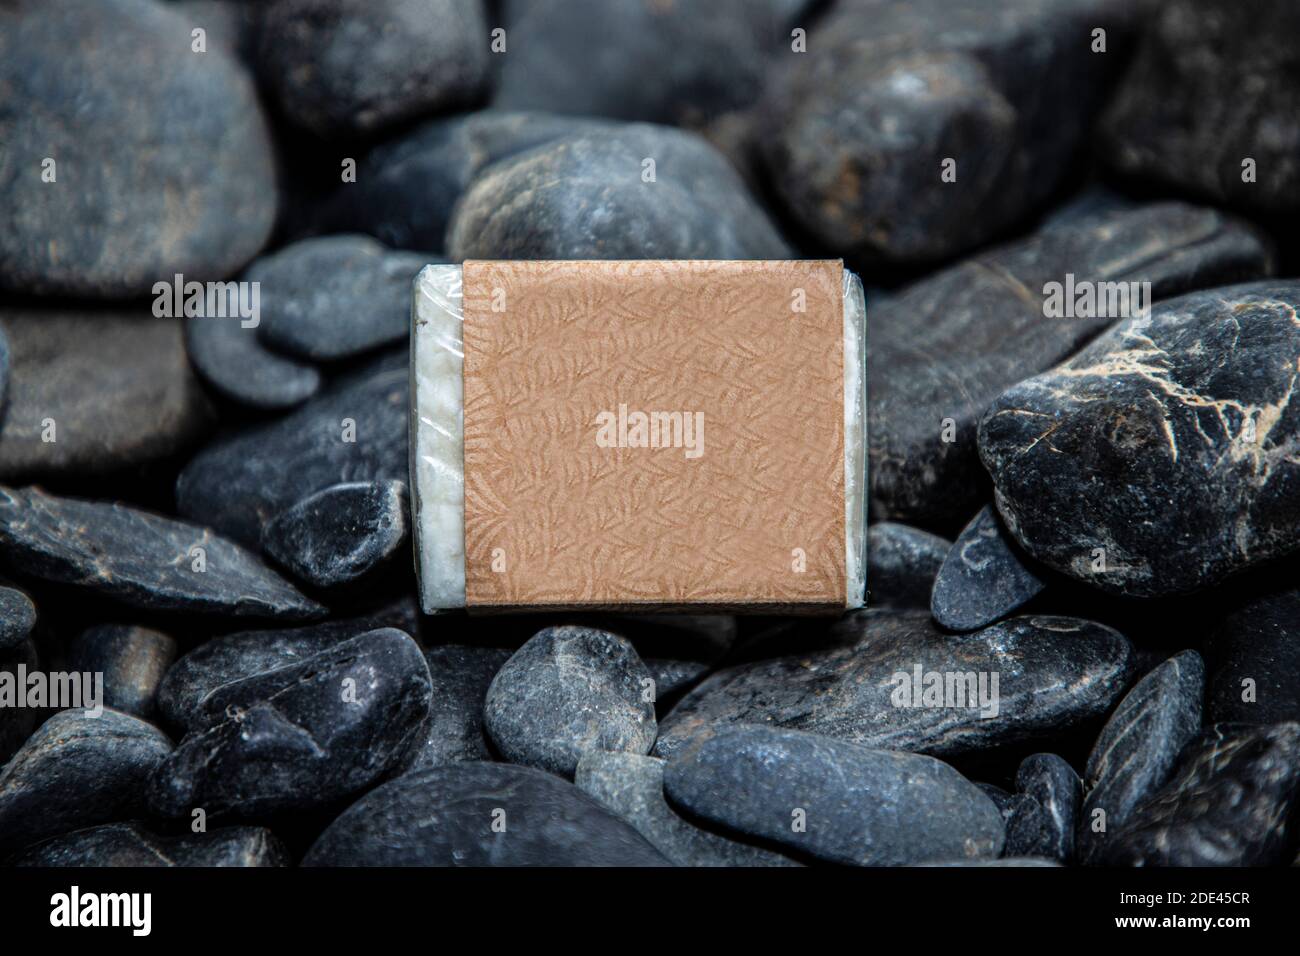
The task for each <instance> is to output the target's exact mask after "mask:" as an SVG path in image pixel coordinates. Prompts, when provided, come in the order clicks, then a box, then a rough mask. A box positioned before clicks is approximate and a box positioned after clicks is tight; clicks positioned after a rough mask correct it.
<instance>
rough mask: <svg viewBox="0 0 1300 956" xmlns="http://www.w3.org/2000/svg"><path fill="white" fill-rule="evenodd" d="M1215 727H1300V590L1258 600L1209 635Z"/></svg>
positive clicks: (1239, 609)
mask: <svg viewBox="0 0 1300 956" xmlns="http://www.w3.org/2000/svg"><path fill="white" fill-rule="evenodd" d="M1205 653H1206V662H1207V664H1209V667H1210V670H1211V672H1212V674H1213V676H1212V677H1211V678H1210V683H1209V694H1208V697H1207V700H1206V706H1207V711H1208V712H1207V714H1206V719H1207V721H1208V722H1210V723H1220V722H1223V721H1236V722H1240V723H1248V724H1279V723H1282V722H1284V721H1298V722H1300V590H1285V591H1277V592H1274V593H1269V594H1263V595H1258V596H1253V597H1251V598H1250V599H1248V600H1246V601H1245V602H1244V603H1243V604H1241V605H1240V606H1238V607H1234V608H1233V609H1231V610H1230V611H1229V612H1228V613H1227V614H1225V615H1224V616H1223V619H1222V620H1221V621H1220V622H1219V623H1218V624H1217V625H1215V626H1214V628H1213V629H1212V630H1211V631H1210V636H1209V638H1208V640H1207V642H1206V647H1205Z"/></svg>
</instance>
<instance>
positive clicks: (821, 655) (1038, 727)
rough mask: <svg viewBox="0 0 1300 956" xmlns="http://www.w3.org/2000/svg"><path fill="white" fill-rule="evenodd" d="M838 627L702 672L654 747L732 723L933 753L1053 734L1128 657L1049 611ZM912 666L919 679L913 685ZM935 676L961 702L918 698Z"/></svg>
mask: <svg viewBox="0 0 1300 956" xmlns="http://www.w3.org/2000/svg"><path fill="white" fill-rule="evenodd" d="M837 631H838V633H839V634H840V645H839V646H835V647H831V648H829V649H824V650H816V651H810V652H807V653H802V654H794V655H791V656H789V657H782V658H777V659H775V660H762V661H756V662H754V663H749V664H741V665H738V666H736V667H731V668H727V669H725V670H721V671H718V672H717V673H715V674H713V675H712V676H711V677H709V678H708V679H707V680H706V681H704V683H702V684H700V685H699V686H698V687H696V688H695V690H693V691H691V692H690V693H689V694H687V695H686V697H684V698H683V699H682V701H681V702H680V703H679V704H678V705H677V706H676V707H674V708H673V709H672V711H671V712H670V713H669V714H668V716H667V717H666V718H665V719H664V721H663V724H662V725H661V727H660V731H659V739H658V742H657V743H656V744H655V749H654V752H655V754H656V755H658V756H661V757H671V756H672V755H673V754H674V753H676V752H677V750H679V749H680V748H681V747H682V746H684V745H685V744H686V742H687V741H688V740H690V739H691V738H692V737H695V736H697V735H698V734H700V733H702V732H705V731H708V730H715V731H717V730H721V729H722V728H723V727H725V726H726V725H729V724H737V723H748V724H770V725H772V726H774V727H784V728H791V729H795V730H805V731H810V732H812V733H817V734H823V735H825V736H828V737H834V738H837V739H840V740H847V741H850V742H852V743H856V744H861V745H863V746H867V747H879V748H883V749H890V750H908V751H914V752H917V753H927V754H933V755H936V756H949V755H954V754H968V753H979V752H983V751H987V750H990V749H993V748H997V747H1004V746H1007V745H1009V744H1013V743H1014V744H1019V743H1025V742H1029V741H1035V740H1043V739H1053V738H1056V737H1058V736H1059V735H1060V734H1062V733H1064V732H1066V731H1068V730H1070V729H1071V728H1075V727H1077V726H1079V725H1082V724H1087V723H1089V722H1091V721H1093V720H1097V719H1100V717H1101V716H1102V715H1103V714H1104V713H1105V712H1106V711H1108V710H1109V709H1110V707H1111V706H1112V705H1113V704H1114V702H1115V701H1116V700H1117V699H1118V697H1119V695H1120V694H1121V693H1122V692H1123V690H1124V687H1125V686H1126V681H1127V679H1128V676H1129V669H1130V661H1131V656H1132V649H1131V647H1130V645H1129V642H1128V641H1127V640H1125V638H1124V637H1123V635H1121V634H1119V633H1118V632H1116V631H1114V630H1112V629H1111V628H1109V627H1106V626H1104V625H1101V624H1096V623H1093V622H1091V621H1085V620H1081V619H1078V618H1068V617H1053V616H1048V615H1031V616H1025V617H1016V618H1012V619H1010V620H1008V621H1003V622H1001V623H999V624H995V625H993V626H992V627H987V628H984V629H983V630H981V631H974V632H972V633H968V634H947V633H944V632H943V631H941V630H939V629H938V628H937V627H936V626H935V625H934V623H933V621H931V620H930V617H929V615H927V614H920V613H916V612H906V613H895V612H886V611H865V612H857V613H854V614H851V615H849V616H848V617H846V618H845V619H844V620H843V621H842V622H841V624H840V625H838V627H837ZM917 668H920V670H921V686H920V687H917V688H915V690H913V685H914V684H915V683H916V669H917ZM934 674H940V675H945V676H947V675H961V678H962V679H961V680H957V681H952V682H951V683H953V685H954V690H960V691H961V692H962V693H963V694H966V692H968V691H970V692H971V695H970V697H967V698H965V699H964V700H958V699H956V698H955V697H954V698H953V699H952V700H950V701H941V702H942V703H948V704H951V705H952V706H933V705H924V704H925V701H926V697H925V695H924V691H925V689H926V687H927V683H926V682H927V680H928V679H929V678H930V676H931V675H934ZM969 675H974V677H975V678H976V680H977V681H978V680H979V679H980V677H981V675H983V677H984V680H985V683H984V690H985V693H986V695H987V696H988V697H991V700H987V701H986V702H985V706H981V704H980V703H979V701H978V695H977V694H976V693H975V692H974V691H976V690H977V687H976V688H972V687H971V685H970V683H969ZM994 675H996V676H997V679H998V686H997V688H996V690H997V693H996V694H992V693H991V692H992V691H993V686H992V680H993V676H994ZM918 698H919V701H918V700H917V699H918ZM918 703H920V704H922V705H923V706H918V705H917V704H918ZM963 704H964V706H963ZM992 705H995V706H992ZM994 710H996V713H993V711H994Z"/></svg>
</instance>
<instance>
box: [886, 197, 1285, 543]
mask: <svg viewBox="0 0 1300 956" xmlns="http://www.w3.org/2000/svg"><path fill="white" fill-rule="evenodd" d="M1268 263H1269V255H1268V252H1267V249H1266V247H1265V245H1264V243H1263V241H1262V239H1261V238H1260V236H1259V235H1258V234H1256V233H1255V232H1254V231H1253V230H1252V229H1251V228H1250V227H1248V226H1246V225H1244V224H1241V223H1238V222H1237V221H1235V220H1232V219H1230V218H1228V217H1226V216H1224V215H1223V214H1221V213H1218V212H1215V211H1214V210H1210V209H1201V208H1197V207H1195V206H1188V205H1185V204H1182V203H1158V204H1152V205H1146V206H1140V207H1138V208H1136V209H1132V210H1120V211H1117V212H1111V213H1104V214H1100V215H1097V216H1094V217H1089V218H1085V219H1083V220H1082V221H1078V220H1075V221H1067V222H1064V223H1056V224H1054V225H1051V226H1048V227H1045V228H1044V229H1042V230H1041V231H1039V232H1037V233H1034V234H1033V235H1030V236H1029V237H1027V238H1025V239H1022V240H1019V241H1017V242H1013V243H1010V244H1008V245H1005V246H1001V247H998V248H995V249H992V250H990V251H987V252H983V253H980V254H979V255H977V256H975V257H973V258H971V259H969V260H967V261H965V262H962V263H959V264H957V265H953V266H951V267H949V268H947V269H944V270H942V271H940V272H937V273H935V274H934V275H932V276H929V277H927V278H925V279H922V280H920V281H918V282H916V283H914V284H913V285H911V286H909V287H907V288H905V289H903V290H902V291H900V292H899V293H898V294H897V295H894V296H892V297H890V298H889V299H887V300H885V301H884V302H883V303H881V304H879V305H875V304H874V303H873V305H872V307H871V308H870V314H871V318H870V325H871V330H870V339H871V344H870V347H869V348H868V349H867V397H868V402H867V452H868V460H869V467H868V471H867V480H868V483H869V485H870V488H869V492H870V504H871V512H872V517H873V519H874V520H881V519H885V518H889V519H893V520H898V521H905V522H909V523H912V524H919V525H923V526H927V527H934V528H947V527H953V526H955V525H957V524H958V523H960V522H964V521H967V520H969V518H970V516H971V515H972V514H974V513H975V511H976V510H978V509H979V507H980V505H982V504H983V503H984V502H986V501H987V500H988V497H989V495H988V490H987V489H988V475H987V474H986V473H985V472H984V470H983V469H982V468H981V467H980V463H979V458H978V455H977V454H976V444H975V435H976V426H977V425H978V423H979V418H980V416H981V415H983V414H984V412H985V411H986V410H987V409H988V407H989V406H990V405H992V404H993V402H994V400H995V399H997V397H998V395H999V394H1000V393H1001V392H1003V391H1004V390H1005V389H1007V388H1010V387H1011V386H1013V385H1015V384H1016V383H1017V382H1020V381H1021V380H1023V379H1026V378H1028V377H1030V376H1031V375H1035V374H1037V373H1039V372H1042V371H1044V370H1046V369H1049V368H1051V367H1052V366H1053V365H1055V364H1056V363H1058V362H1061V361H1063V360H1065V359H1066V358H1068V357H1069V356H1070V355H1072V354H1073V353H1074V352H1075V351H1077V350H1078V349H1079V348H1080V347H1081V346H1083V345H1084V344H1085V343H1086V342H1088V340H1089V339H1091V338H1093V337H1094V336H1096V335H1097V334H1098V333H1099V332H1101V331H1102V330H1104V329H1105V328H1106V327H1107V326H1109V325H1112V324H1113V323H1115V322H1116V321H1117V320H1118V318H1117V317H1106V318H1081V317H1074V318H1048V317H1047V316H1046V315H1045V314H1044V313H1045V307H1046V302H1047V295H1046V293H1045V292H1044V289H1045V287H1046V285H1047V283H1050V282H1056V283H1060V284H1062V285H1064V283H1065V282H1066V281H1067V280H1066V276H1067V275H1073V276H1075V278H1076V280H1086V281H1088V282H1124V283H1129V282H1150V283H1151V296H1152V298H1153V299H1161V298H1166V297H1168V296H1171V295H1178V294H1180V293H1182V292H1185V291H1188V290H1190V289H1198V288H1207V287H1210V286H1214V285H1217V284H1221V283H1224V282H1236V281H1242V280H1246V279H1254V278H1257V277H1259V276H1263V275H1266V274H1267V272H1268ZM1107 311H1109V310H1107ZM1062 464H1063V465H1064V462H1062Z"/></svg>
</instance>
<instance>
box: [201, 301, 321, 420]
mask: <svg viewBox="0 0 1300 956" xmlns="http://www.w3.org/2000/svg"><path fill="white" fill-rule="evenodd" d="M259 295H260V293H259ZM259 308H260V304H259ZM245 321H251V320H245V319H243V318H240V317H239V316H232V317H228V318H221V317H210V316H198V317H194V318H190V319H187V320H186V321H185V350H186V351H187V352H188V353H189V357H190V362H191V363H192V364H193V365H194V368H195V369H196V370H197V371H198V373H199V375H201V376H202V377H203V380H204V381H205V382H207V383H208V384H209V385H210V386H212V387H213V388H214V389H216V391H217V392H219V393H220V394H221V395H224V396H225V397H226V398H228V399H230V400H231V401H234V402H239V403H240V404H243V405H248V406H249V407H251V408H258V409H265V410H268V411H278V410H281V409H287V408H293V407H294V406H296V405H301V404H302V403H303V402H305V401H306V400H307V399H309V398H311V396H313V395H315V394H316V393H317V392H318V391H320V387H321V375H320V372H318V371H317V370H316V369H315V368H314V367H313V366H311V365H307V364H305V363H303V362H298V361H295V360H294V359H291V358H287V357H285V356H283V355H277V354H276V353H274V352H272V351H271V350H270V349H268V348H267V347H266V346H264V345H263V344H262V343H261V341H260V340H259V339H258V337H257V328H256V327H255V326H252V325H248V326H245V324H244V323H245Z"/></svg>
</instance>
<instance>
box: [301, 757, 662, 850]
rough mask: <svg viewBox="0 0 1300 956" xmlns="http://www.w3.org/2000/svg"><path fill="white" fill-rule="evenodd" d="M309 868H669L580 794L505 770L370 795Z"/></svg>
mask: <svg viewBox="0 0 1300 956" xmlns="http://www.w3.org/2000/svg"><path fill="white" fill-rule="evenodd" d="M303 865H304V866H546V867H562V866H667V865H668V861H667V860H666V859H665V858H664V857H663V856H662V855H661V854H660V853H659V851H657V850H656V849H655V848H654V847H652V846H651V845H650V844H649V843H647V842H646V840H645V838H644V837H643V836H641V834H639V833H637V831H636V830H634V829H633V828H632V827H631V826H629V825H628V824H627V823H625V822H623V820H621V819H619V818H618V817H617V816H615V815H614V814H612V813H610V812H609V811H608V810H606V809H605V808H604V807H603V806H601V804H600V803H598V802H597V801H596V800H594V799H593V798H591V797H589V796H587V795H586V794H585V793H583V792H582V791H581V790H579V789H578V788H577V787H575V786H574V785H573V784H571V783H569V782H567V781H565V780H561V779H560V778H559V777H556V776H554V775H552V774H549V773H544V772H543V771H541V770H534V769H532V768H530V767H515V766H510V765H508V764H492V763H473V762H471V763H453V764H448V765H446V766H443V767H431V768H427V769H424V770H420V771H417V772H415V773H409V774H406V775H404V776H402V777H398V778H397V779H396V780H392V781H390V782H388V783H386V784H384V785H383V786H380V787H377V788H376V789H375V790H373V791H371V792H370V793H368V794H366V795H365V796H364V797H362V798H361V799H360V800H358V801H357V802H356V803H354V804H353V805H352V806H351V807H349V808H348V809H347V810H345V811H344V812H343V814H342V815H341V816H339V817H338V819H336V820H335V821H334V822H333V823H331V824H330V825H329V826H328V827H327V828H326V829H325V832H324V833H322V834H321V835H320V838H319V839H318V840H317V841H316V842H315V844H313V845H312V848H311V849H310V850H308V851H307V855H306V857H304V858H303Z"/></svg>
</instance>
